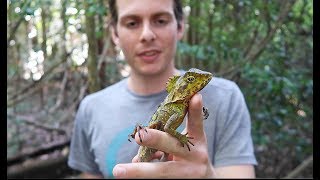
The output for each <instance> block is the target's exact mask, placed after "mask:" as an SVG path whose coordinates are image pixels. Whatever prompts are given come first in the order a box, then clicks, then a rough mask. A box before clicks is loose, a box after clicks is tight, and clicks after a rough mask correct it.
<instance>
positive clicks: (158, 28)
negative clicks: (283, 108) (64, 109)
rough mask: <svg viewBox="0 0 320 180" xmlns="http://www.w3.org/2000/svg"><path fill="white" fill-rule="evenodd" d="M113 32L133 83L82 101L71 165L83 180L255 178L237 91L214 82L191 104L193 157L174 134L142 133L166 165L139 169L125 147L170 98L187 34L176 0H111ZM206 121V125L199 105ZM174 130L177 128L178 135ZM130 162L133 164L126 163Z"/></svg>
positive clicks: (134, 148)
mask: <svg viewBox="0 0 320 180" xmlns="http://www.w3.org/2000/svg"><path fill="white" fill-rule="evenodd" d="M109 5H110V11H111V15H112V26H111V33H112V39H113V41H114V43H115V44H116V45H117V46H119V47H120V48H121V49H122V51H123V53H124V55H125V57H126V60H127V62H128V64H129V65H130V67H131V72H130V76H129V77H128V78H125V79H124V80H122V81H120V82H118V83H116V84H114V85H112V86H109V87H107V88H106V89H103V90H101V91H99V92H96V93H93V94H91V95H89V96H87V97H86V98H85V99H84V100H83V101H82V102H81V105H80V107H79V110H78V112H77V116H76V121H75V127H74V131H73V137H72V141H71V151H70V157H69V161H68V164H69V166H70V167H72V168H74V169H78V170H80V171H82V172H83V177H90V178H93V177H111V176H112V175H113V176H115V177H116V178H144V177H152V178H170V177H172V178H179V177H180V178H183V177H188V178H192V177H196V178H197V177H198V178H219V177H220V178H221V177H226V178H227V177H231V178H232V177H235V178H248V177H249V178H253V177H255V173H254V167H253V165H255V164H256V159H255V156H254V153H253V145H252V139H251V134H250V131H251V125H250V116H249V112H248V110H247V106H246V103H245V100H244V98H243V95H242V93H241V91H240V89H239V88H238V86H237V85H236V84H235V83H233V82H231V81H228V80H225V79H222V78H217V77H214V78H213V80H212V81H211V82H210V83H209V84H208V85H207V86H206V87H205V88H204V89H203V90H202V91H201V92H200V93H198V94H196V95H195V96H194V97H193V98H192V99H191V101H190V103H189V110H188V118H187V120H186V122H185V123H184V124H183V125H182V127H185V129H184V132H188V133H189V134H188V135H189V136H191V137H194V139H193V143H194V146H192V147H191V151H188V149H187V148H186V147H181V145H180V144H179V141H177V139H175V138H174V137H172V136H171V135H169V134H167V133H165V132H162V131H158V130H154V129H148V132H147V133H146V132H145V131H144V130H140V133H141V136H142V139H143V142H142V143H141V142H140V141H139V137H138V135H137V134H136V137H135V140H136V142H137V143H138V144H140V145H145V146H149V147H152V148H155V149H158V150H160V151H158V152H157V153H156V154H155V156H154V159H160V158H161V156H162V155H163V153H162V152H167V153H169V154H170V156H169V161H166V162H159V161H156V160H155V161H156V162H148V163H139V162H137V156H135V155H137V152H138V147H139V146H138V145H137V143H134V142H133V143H130V142H128V141H127V137H128V135H129V134H130V133H131V132H132V131H133V129H134V126H135V125H136V123H141V124H144V125H147V123H148V121H149V119H150V118H151V116H152V114H153V112H154V111H155V110H156V109H157V107H158V105H159V104H160V103H161V102H162V101H163V99H164V98H165V96H166V95H167V92H166V91H165V84H166V82H167V80H168V78H169V77H171V76H172V75H179V74H182V73H183V71H181V70H177V69H176V68H175V65H174V56H175V52H176V46H177V42H178V41H179V40H180V39H181V38H182V36H183V33H184V21H183V13H182V7H181V3H180V1H179V0H161V1H154V0H116V1H115V0H112V1H109ZM203 105H204V106H205V107H207V108H208V111H209V113H210V115H209V118H208V119H207V120H205V121H203V117H202V106H203ZM178 130H179V129H178ZM131 162H132V163H131Z"/></svg>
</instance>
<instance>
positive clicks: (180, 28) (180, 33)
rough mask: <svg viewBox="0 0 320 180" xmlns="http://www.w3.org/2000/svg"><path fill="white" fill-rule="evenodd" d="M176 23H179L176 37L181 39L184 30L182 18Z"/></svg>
mask: <svg viewBox="0 0 320 180" xmlns="http://www.w3.org/2000/svg"><path fill="white" fill-rule="evenodd" d="M178 23H179V25H178V39H179V40H181V39H182V38H183V35H184V30H185V23H184V18H183V19H182V20H181V21H180V22H178Z"/></svg>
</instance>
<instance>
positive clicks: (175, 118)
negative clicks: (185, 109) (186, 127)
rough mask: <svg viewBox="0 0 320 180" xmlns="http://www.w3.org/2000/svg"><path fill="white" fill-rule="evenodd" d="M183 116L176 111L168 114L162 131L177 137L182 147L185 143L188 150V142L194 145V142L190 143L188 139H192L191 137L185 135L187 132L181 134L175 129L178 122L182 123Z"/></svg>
mask: <svg viewBox="0 0 320 180" xmlns="http://www.w3.org/2000/svg"><path fill="white" fill-rule="evenodd" d="M183 118H184V116H181V115H180V116H179V114H178V113H175V114H173V115H172V116H170V118H169V119H168V121H167V123H166V125H165V126H164V131H165V132H167V133H169V134H171V135H172V136H174V137H175V138H177V139H178V140H179V141H180V143H181V144H182V147H184V145H186V146H187V147H188V149H189V151H190V147H189V144H188V143H190V144H191V145H192V146H194V144H192V142H191V141H190V140H189V139H193V137H187V134H188V132H187V133H186V134H181V133H179V132H178V131H176V129H177V127H178V126H180V124H181V123H182V121H183Z"/></svg>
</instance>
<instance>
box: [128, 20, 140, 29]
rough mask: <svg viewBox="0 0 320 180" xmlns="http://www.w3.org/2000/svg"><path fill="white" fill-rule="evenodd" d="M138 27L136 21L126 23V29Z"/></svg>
mask: <svg viewBox="0 0 320 180" xmlns="http://www.w3.org/2000/svg"><path fill="white" fill-rule="evenodd" d="M137 26H138V23H137V22H136V21H129V22H127V23H126V27H127V28H135V27H137Z"/></svg>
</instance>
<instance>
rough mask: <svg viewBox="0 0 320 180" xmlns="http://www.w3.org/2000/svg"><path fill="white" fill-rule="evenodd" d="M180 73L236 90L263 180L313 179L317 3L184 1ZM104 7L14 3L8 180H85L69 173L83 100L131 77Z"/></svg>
mask: <svg viewBox="0 0 320 180" xmlns="http://www.w3.org/2000/svg"><path fill="white" fill-rule="evenodd" d="M184 12H185V14H186V18H187V21H186V24H187V26H186V27H187V29H186V30H187V31H186V33H185V36H184V39H183V40H182V41H181V42H180V43H179V45H178V52H177V56H176V64H177V66H178V68H182V69H189V68H190V67H196V68H200V69H203V70H207V71H210V72H212V73H214V74H215V75H216V76H219V77H224V78H226V79H230V80H233V81H235V82H236V83H237V84H238V85H239V87H240V89H241V90H242V92H243V93H244V96H245V98H246V102H247V105H248V108H249V111H250V113H251V118H252V137H253V141H254V146H255V154H256V157H257V160H258V162H259V165H258V166H257V167H256V175H257V177H261V178H264V177H273V178H282V177H306V178H310V177H313V1H312V0H281V1H279V0H255V1H251V0H202V1H197V0H184ZM108 16H109V9H108V6H107V1H104V0H81V1H77V0H7V26H8V28H7V175H8V177H9V178H10V177H59V178H72V177H77V173H78V172H76V171H72V170H70V169H69V168H68V167H67V166H66V159H67V155H68V150H69V143H70V137H71V131H72V127H73V122H74V116H75V113H76V110H77V108H78V105H79V102H80V101H81V99H83V97H84V96H86V95H88V94H90V93H93V92H95V91H98V90H100V89H102V88H105V87H107V86H109V85H111V84H113V83H115V82H117V81H119V80H120V79H122V78H124V77H126V76H128V75H129V67H128V66H127V64H126V62H125V61H124V57H123V54H122V52H121V51H120V50H119V49H117V48H116V47H115V46H114V44H113V43H112V42H111V41H110V34H109V31H108V30H107V28H108V25H109V24H108Z"/></svg>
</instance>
